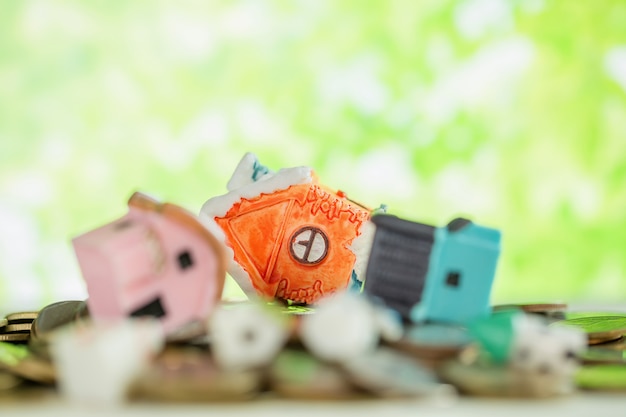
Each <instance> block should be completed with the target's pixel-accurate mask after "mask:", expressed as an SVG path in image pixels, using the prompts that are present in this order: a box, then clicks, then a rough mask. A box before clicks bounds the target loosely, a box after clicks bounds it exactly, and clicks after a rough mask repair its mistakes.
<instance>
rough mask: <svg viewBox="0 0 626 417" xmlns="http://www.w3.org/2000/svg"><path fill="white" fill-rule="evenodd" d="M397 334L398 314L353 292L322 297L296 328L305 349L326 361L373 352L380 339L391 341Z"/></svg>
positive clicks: (346, 358)
mask: <svg viewBox="0 0 626 417" xmlns="http://www.w3.org/2000/svg"><path fill="white" fill-rule="evenodd" d="M401 336H402V323H401V321H400V318H399V317H398V316H395V315H394V314H393V313H392V312H391V311H390V310H387V309H385V308H384V307H381V306H377V305H374V304H372V303H371V302H370V301H369V300H368V299H367V298H366V297H365V296H363V295H360V294H356V293H353V292H341V293H337V294H334V295H331V296H330V297H326V298H324V299H322V300H321V301H320V302H319V304H318V305H317V308H316V310H315V313H314V314H310V315H307V316H305V317H304V318H303V319H302V324H301V327H300V338H301V339H302V343H304V345H305V346H306V347H307V349H309V350H310V351H311V352H312V353H313V354H314V355H315V356H317V357H319V358H320V359H323V360H326V361H330V362H346V361H348V360H351V359H353V358H354V357H355V356H360V355H364V354H367V353H369V352H372V351H374V349H376V347H377V346H378V344H379V342H380V339H381V338H382V339H383V340H387V341H394V340H398V339H400V337H401Z"/></svg>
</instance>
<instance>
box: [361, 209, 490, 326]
mask: <svg viewBox="0 0 626 417" xmlns="http://www.w3.org/2000/svg"><path fill="white" fill-rule="evenodd" d="M372 221H373V222H374V224H375V225H376V234H375V236H374V242H373V245H372V251H371V255H370V259H369V262H368V267H367V273H366V281H365V285H364V291H365V292H366V293H367V294H369V295H370V296H373V297H376V298H380V299H382V301H383V302H385V303H386V304H387V305H388V306H389V307H391V308H394V309H395V310H397V311H398V312H399V313H400V314H401V315H402V316H403V317H404V318H405V319H410V320H412V321H414V322H424V321H438V322H449V323H466V322H468V321H471V320H473V319H475V318H477V317H481V316H485V315H487V314H488V313H489V311H490V304H489V297H490V295H491V286H492V284H493V280H494V276H495V272H496V265H497V262H498V257H499V254H500V239H501V237H500V232H499V231H498V230H495V229H491V228H487V227H483V226H479V225H477V224H475V223H472V222H471V221H469V220H466V219H455V220H453V221H452V222H450V223H449V224H448V225H447V226H446V227H438V228H435V227H432V226H428V225H425V224H421V223H415V222H410V221H407V220H403V219H399V218H397V217H394V216H390V215H377V216H374V217H372Z"/></svg>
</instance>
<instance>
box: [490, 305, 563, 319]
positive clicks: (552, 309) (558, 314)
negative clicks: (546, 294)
mask: <svg viewBox="0 0 626 417" xmlns="http://www.w3.org/2000/svg"><path fill="white" fill-rule="evenodd" d="M506 310H522V311H523V312H524V313H528V314H539V315H541V316H544V317H546V318H547V319H548V320H563V319H565V318H566V312H567V304H565V303H560V302H550V303H545V302H544V303H525V304H501V305H496V306H493V307H492V311H493V312H494V313H497V312H500V311H506Z"/></svg>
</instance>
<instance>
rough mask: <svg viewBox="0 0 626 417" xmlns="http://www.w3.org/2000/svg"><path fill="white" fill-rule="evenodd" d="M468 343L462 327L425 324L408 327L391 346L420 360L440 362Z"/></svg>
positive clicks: (453, 355)
mask: <svg viewBox="0 0 626 417" xmlns="http://www.w3.org/2000/svg"><path fill="white" fill-rule="evenodd" d="M470 342H471V339H470V337H469V335H468V334H467V331H466V330H465V329H464V328H462V327H458V326H449V325H438V324H425V325H414V326H412V327H409V328H408V329H407V330H406V332H405V333H404V336H403V337H402V339H400V340H398V341H397V342H393V343H391V345H392V346H393V347H394V348H396V349H398V350H401V351H404V352H406V353H408V354H410V355H411V356H415V357H417V358H420V359H432V360H442V359H450V358H453V357H455V356H456V355H458V354H459V353H460V352H461V351H462V350H463V349H464V348H465V347H466V346H468V345H469V344H470Z"/></svg>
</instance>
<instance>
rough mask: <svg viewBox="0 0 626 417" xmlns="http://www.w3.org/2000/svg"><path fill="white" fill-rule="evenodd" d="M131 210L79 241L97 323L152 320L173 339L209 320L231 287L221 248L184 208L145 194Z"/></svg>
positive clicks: (79, 254) (133, 200)
mask: <svg viewBox="0 0 626 417" xmlns="http://www.w3.org/2000/svg"><path fill="white" fill-rule="evenodd" d="M128 206H129V211H128V214H126V215H125V216H124V217H122V218H120V219H118V220H116V221H114V222H112V223H109V224H107V225H105V226H103V227H100V228H98V229H95V230H93V231H90V232H88V233H86V234H83V235H81V236H78V237H77V238H75V239H74V240H73V245H74V250H75V252H76V256H77V258H78V263H79V265H80V269H81V271H82V274H83V277H84V279H85V282H86V284H87V291H88V293H89V299H88V301H87V302H88V306H89V311H90V314H91V316H92V317H93V318H94V319H96V320H112V319H119V318H123V317H137V316H144V315H149V316H153V317H157V318H159V319H160V320H161V322H162V324H163V326H164V329H165V331H166V332H168V333H169V332H171V331H173V330H175V329H177V328H178V327H179V326H181V325H184V324H186V323H188V322H192V321H194V320H202V319H204V318H205V317H207V316H208V314H209V313H210V311H211V310H212V308H213V307H214V305H215V304H216V303H217V301H218V300H219V299H220V298H221V294H222V288H223V285H224V279H225V265H226V263H225V258H224V249H223V247H222V245H221V243H219V241H218V240H217V239H216V238H215V237H214V234H213V233H211V232H210V231H209V229H207V227H206V226H205V225H203V224H202V223H201V222H200V221H199V219H198V218H197V217H196V216H194V215H193V214H191V213H189V212H187V211H186V210H184V209H182V208H181V207H179V206H176V205H173V204H167V203H166V204H161V203H158V202H157V201H155V200H153V199H151V198H149V197H147V196H145V195H143V194H140V193H135V194H134V195H133V196H132V197H131V198H130V200H129V202H128ZM218 232H219V231H218Z"/></svg>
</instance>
